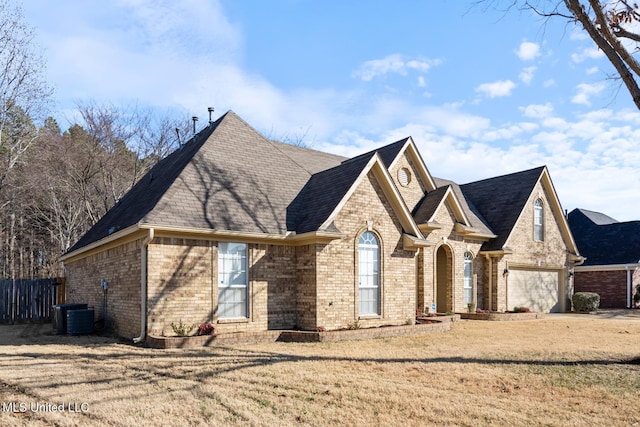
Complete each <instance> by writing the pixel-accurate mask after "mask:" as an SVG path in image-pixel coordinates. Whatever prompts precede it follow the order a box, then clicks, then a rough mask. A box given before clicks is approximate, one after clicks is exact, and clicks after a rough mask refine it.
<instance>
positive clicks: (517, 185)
mask: <svg viewBox="0 0 640 427" xmlns="http://www.w3.org/2000/svg"><path fill="white" fill-rule="evenodd" d="M544 169H545V166H541V167H537V168H534V169H529V170H526V171H522V172H516V173H512V174H508V175H502V176H498V177H495V178H489V179H483V180H481V181H476V182H471V183H469V184H464V185H461V186H460V189H461V190H462V193H463V194H464V197H465V198H466V199H467V200H468V201H469V202H471V204H472V205H473V206H474V207H475V208H476V209H477V211H478V212H479V213H480V214H481V215H482V218H484V220H485V221H486V224H487V225H489V227H491V229H492V230H493V232H494V233H495V234H497V236H498V237H496V238H495V239H492V240H490V241H488V242H485V243H484V244H483V245H482V250H483V251H490V250H500V249H502V248H503V246H504V245H505V243H506V241H507V238H508V237H509V235H510V234H511V230H512V229H513V227H514V226H515V224H516V222H517V220H518V217H519V216H520V213H521V212H522V210H523V209H524V206H525V204H526V202H527V200H528V199H529V196H530V195H531V192H532V191H533V188H534V187H535V185H536V183H537V182H538V180H539V179H540V175H541V174H542V172H543V171H544Z"/></svg>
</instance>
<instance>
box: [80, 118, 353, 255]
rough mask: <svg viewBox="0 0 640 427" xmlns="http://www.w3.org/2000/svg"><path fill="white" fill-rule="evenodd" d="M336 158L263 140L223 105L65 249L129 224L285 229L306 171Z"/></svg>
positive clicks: (265, 230)
mask: <svg viewBox="0 0 640 427" xmlns="http://www.w3.org/2000/svg"><path fill="white" fill-rule="evenodd" d="M343 160H344V157H341V156H335V155H332V154H327V153H320V152H318V151H315V150H309V149H304V148H300V147H294V146H290V145H286V144H282V143H278V142H274V141H270V140H268V139H266V138H264V137H263V136H262V135H260V134H259V133H258V132H257V131H255V130H254V129H253V128H252V127H251V126H249V125H248V124H247V123H246V122H244V121H243V120H242V119H241V118H240V117H238V116H237V115H236V114H235V113H233V112H231V111H230V112H228V113H226V114H225V115H223V116H222V117H220V118H219V119H218V120H216V121H215V122H214V123H212V124H211V125H210V126H209V127H207V128H206V129H204V130H203V131H202V132H200V133H199V134H198V135H196V137H194V138H193V139H192V140H190V141H189V142H188V143H187V144H185V145H184V146H183V147H182V148H180V149H178V150H176V151H175V152H173V153H172V154H170V155H169V156H167V157H166V158H165V159H163V160H161V161H160V162H159V163H158V164H157V165H156V166H155V167H154V168H152V169H151V171H149V173H148V174H147V175H145V176H144V177H143V178H142V179H141V180H140V181H139V182H138V183H137V184H136V185H135V186H134V187H133V188H132V189H131V191H130V192H129V193H127V195H125V197H123V198H122V200H121V201H120V202H119V203H118V204H116V205H115V206H114V207H113V208H112V209H111V210H109V212H107V214H106V215H105V216H104V217H103V218H102V219H101V220H100V221H98V223H97V224H96V225H95V226H94V227H93V228H91V229H90V230H89V231H88V232H87V233H86V234H85V235H84V236H83V237H82V238H81V239H80V240H79V241H78V242H77V243H76V244H75V245H74V246H73V247H72V248H71V249H70V250H69V252H73V251H74V250H76V249H79V248H81V247H83V246H86V245H88V244H90V243H92V242H95V241H98V240H100V239H102V238H104V237H107V236H108V235H109V234H111V233H112V232H114V231H117V230H121V229H125V228H127V227H130V226H132V225H134V224H148V225H162V226H172V227H183V228H194V229H216V230H230V231H243V232H256V233H269V234H284V233H285V232H286V231H287V222H288V221H287V209H288V207H289V205H290V204H291V202H292V201H293V200H294V199H295V198H296V196H297V195H298V194H299V193H300V191H301V189H302V188H303V187H304V186H305V184H306V183H307V181H308V180H309V178H310V177H311V176H312V174H313V173H315V172H318V171H320V170H323V169H324V168H326V167H330V166H335V165H338V164H340V162H342V161H343Z"/></svg>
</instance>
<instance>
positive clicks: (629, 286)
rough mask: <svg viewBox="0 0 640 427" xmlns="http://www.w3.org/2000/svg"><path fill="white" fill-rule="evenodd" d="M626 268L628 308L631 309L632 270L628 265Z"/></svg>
mask: <svg viewBox="0 0 640 427" xmlns="http://www.w3.org/2000/svg"><path fill="white" fill-rule="evenodd" d="M625 268H626V269H627V308H631V293H632V286H631V269H630V268H629V266H628V265H626V266H625Z"/></svg>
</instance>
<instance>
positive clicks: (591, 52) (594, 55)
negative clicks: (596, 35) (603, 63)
mask: <svg viewBox="0 0 640 427" xmlns="http://www.w3.org/2000/svg"><path fill="white" fill-rule="evenodd" d="M603 56H604V53H603V52H602V51H601V50H600V49H598V48H597V47H595V46H590V47H586V48H583V49H582V50H581V51H579V52H577V53H573V54H572V55H571V60H572V61H573V62H575V63H576V64H579V63H581V62H584V61H586V60H587V59H599V58H602V57H603Z"/></svg>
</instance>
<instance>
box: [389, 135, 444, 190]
mask: <svg viewBox="0 0 640 427" xmlns="http://www.w3.org/2000/svg"><path fill="white" fill-rule="evenodd" d="M402 142H404V144H403V145H402V147H401V148H400V150H399V151H398V153H397V154H396V155H395V157H394V158H393V160H392V161H391V162H389V163H385V165H386V166H387V169H389V170H391V169H393V167H394V166H395V164H396V163H397V162H398V161H399V160H400V158H401V157H402V155H403V154H404V155H406V156H407V158H409V159H410V160H411V162H412V163H413V164H414V165H415V168H416V172H417V175H418V178H419V179H420V182H421V183H422V185H423V186H424V188H425V189H426V190H427V191H433V190H435V189H436V188H437V185H436V182H435V180H434V179H433V177H432V176H431V173H429V170H428V169H427V165H426V164H425V162H424V160H423V159H422V156H421V155H420V152H419V151H418V148H417V147H416V144H415V142H414V141H413V138H411V137H408V138H406V139H404V140H402Z"/></svg>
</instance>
